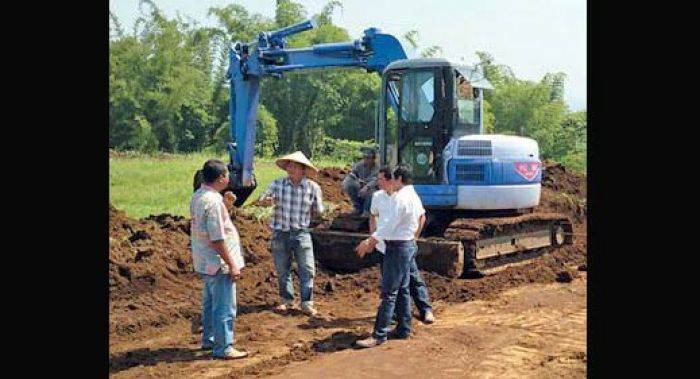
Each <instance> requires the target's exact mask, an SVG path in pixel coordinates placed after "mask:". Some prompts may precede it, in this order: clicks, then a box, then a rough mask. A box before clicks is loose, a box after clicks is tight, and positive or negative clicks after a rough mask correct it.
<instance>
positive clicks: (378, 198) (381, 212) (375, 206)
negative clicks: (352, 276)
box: [369, 190, 391, 253]
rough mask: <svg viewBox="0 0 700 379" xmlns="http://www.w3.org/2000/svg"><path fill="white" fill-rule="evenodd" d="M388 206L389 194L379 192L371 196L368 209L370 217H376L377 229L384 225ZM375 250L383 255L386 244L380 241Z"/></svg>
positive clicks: (389, 201)
mask: <svg viewBox="0 0 700 379" xmlns="http://www.w3.org/2000/svg"><path fill="white" fill-rule="evenodd" d="M390 205H391V196H389V194H388V193H386V191H384V190H379V191H376V192H375V193H374V194H373V195H372V205H371V206H370V208H369V212H370V213H371V214H372V216H376V217H377V223H376V227H377V228H378V227H379V225H381V224H384V223H386V220H387V218H388V215H389V206H390ZM375 248H376V249H377V250H379V252H380V253H384V251H386V244H385V243H384V241H381V240H380V241H379V242H378V243H377V246H375Z"/></svg>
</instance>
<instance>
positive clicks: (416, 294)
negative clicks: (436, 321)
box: [370, 241, 433, 317]
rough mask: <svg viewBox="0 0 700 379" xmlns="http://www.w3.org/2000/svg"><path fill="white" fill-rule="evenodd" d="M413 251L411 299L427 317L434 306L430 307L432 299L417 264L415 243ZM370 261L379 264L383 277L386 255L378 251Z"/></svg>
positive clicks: (410, 282)
mask: <svg viewBox="0 0 700 379" xmlns="http://www.w3.org/2000/svg"><path fill="white" fill-rule="evenodd" d="M413 249H414V253H413V259H411V267H410V269H409V274H408V275H409V283H408V289H409V292H410V293H411V299H412V300H413V304H415V305H416V307H417V308H418V310H419V311H420V314H421V317H422V316H425V313H426V312H428V311H430V312H432V311H433V307H432V305H430V297H429V296H428V286H427V285H426V284H425V281H424V280H423V276H422V275H421V274H420V271H418V265H417V264H416V255H418V245H416V243H415V241H414V243H413ZM370 259H371V260H372V263H379V272H380V273H381V274H382V276H383V275H384V270H383V265H382V262H383V261H384V254H382V253H381V252H379V251H378V250H374V251H373V252H372V257H371V258H370Z"/></svg>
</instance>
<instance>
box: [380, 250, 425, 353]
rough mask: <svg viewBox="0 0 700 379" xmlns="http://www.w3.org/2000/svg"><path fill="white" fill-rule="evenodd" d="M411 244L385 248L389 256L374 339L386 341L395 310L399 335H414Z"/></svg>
mask: <svg viewBox="0 0 700 379" xmlns="http://www.w3.org/2000/svg"><path fill="white" fill-rule="evenodd" d="M414 246H415V245H414V244H413V243H412V242H411V241H398V242H393V243H392V242H390V241H387V244H386V255H385V257H384V261H383V263H382V291H381V299H382V301H381V303H380V304H379V309H378V310H377V318H376V320H375V322H374V338H376V339H378V340H380V341H385V340H386V339H387V338H388V334H389V324H390V323H391V316H392V315H393V314H394V310H396V319H397V326H396V333H397V334H402V335H406V334H409V333H410V332H411V295H410V292H409V290H408V283H409V272H410V268H411V260H412V259H413V255H414V254H415V251H416V250H415V249H414Z"/></svg>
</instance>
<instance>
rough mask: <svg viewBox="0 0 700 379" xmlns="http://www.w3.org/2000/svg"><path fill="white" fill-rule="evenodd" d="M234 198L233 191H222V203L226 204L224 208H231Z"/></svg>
mask: <svg viewBox="0 0 700 379" xmlns="http://www.w3.org/2000/svg"><path fill="white" fill-rule="evenodd" d="M236 199H237V198H236V195H235V194H234V193H233V192H231V191H226V192H225V193H224V204H226V208H231V207H232V206H233V203H235V202H236Z"/></svg>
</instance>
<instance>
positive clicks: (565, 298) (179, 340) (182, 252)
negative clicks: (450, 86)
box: [109, 164, 586, 377]
mask: <svg viewBox="0 0 700 379" xmlns="http://www.w3.org/2000/svg"><path fill="white" fill-rule="evenodd" d="M344 174H345V172H344V170H343V169H338V168H331V169H323V170H322V171H321V173H320V174H319V176H318V177H317V181H318V182H319V184H321V186H322V187H323V190H324V196H325V199H327V200H329V201H333V202H336V203H339V204H340V206H339V207H338V209H337V210H336V211H337V212H340V211H344V210H347V209H349V203H348V202H347V199H344V198H343V197H342V195H341V194H340V192H339V182H340V180H342V177H343V175H344ZM585 196H586V185H585V178H584V177H581V176H577V175H573V174H571V173H569V172H567V171H566V169H565V168H564V167H563V166H561V165H553V164H546V165H545V175H544V178H543V190H542V204H541V206H540V207H539V208H540V209H538V211H542V212H562V213H566V214H568V215H570V216H571V217H572V219H573V220H574V244H573V245H568V246H564V247H562V248H558V249H552V250H551V251H549V252H548V253H547V254H545V255H543V256H542V257H539V258H537V259H535V260H533V261H531V262H529V263H527V264H524V265H519V266H514V267H509V268H507V269H505V270H502V271H500V272H498V273H496V274H493V275H490V276H487V277H485V278H481V279H449V278H445V277H441V276H439V275H435V274H432V273H430V272H425V271H424V272H422V273H423V275H424V278H425V280H426V282H427V284H428V286H429V291H430V296H431V300H432V301H433V302H434V306H435V310H436V315H437V318H438V322H437V323H436V324H434V325H430V326H427V325H421V323H420V321H418V320H414V325H415V326H416V334H415V336H414V338H413V339H411V340H409V341H390V343H387V344H386V345H384V346H381V347H379V348H377V349H371V350H369V351H359V350H354V349H352V344H353V343H354V341H356V340H357V339H359V338H363V337H365V336H367V335H369V333H370V332H371V329H372V325H373V320H374V313H375V311H376V306H377V304H378V302H379V298H378V297H379V296H378V294H379V291H378V278H379V272H378V269H377V268H371V269H366V270H363V271H360V272H357V273H353V274H337V273H334V272H332V271H330V270H327V269H325V268H323V267H322V266H320V265H319V266H318V267H317V276H316V278H315V283H314V285H315V288H314V296H315V300H316V303H317V306H318V309H319V311H320V313H321V314H320V316H319V317H316V318H309V317H306V316H303V315H301V313H300V312H299V311H294V312H292V314H291V315H287V316H282V315H278V314H275V313H273V312H271V308H272V307H273V306H274V305H275V304H276V301H277V285H276V278H275V273H274V268H273V264H272V261H271V257H270V252H269V238H270V231H269V228H268V226H267V225H266V224H265V223H263V222H260V221H257V220H255V219H253V218H251V217H246V216H244V215H242V214H240V213H235V214H233V218H234V222H235V224H236V226H237V227H238V228H239V231H240V234H241V237H242V239H243V245H244V247H245V251H246V252H245V258H246V262H247V265H248V266H247V267H246V269H245V270H244V275H243V277H242V278H241V279H240V280H239V282H238V283H237V286H238V289H237V293H238V317H237V319H236V327H235V330H236V335H235V338H236V347H238V348H242V349H244V350H247V351H249V352H250V353H251V355H250V357H249V358H247V359H244V360H239V361H218V360H211V359H209V355H208V353H205V352H201V351H199V350H197V347H198V345H199V338H200V337H201V333H200V332H199V321H198V320H199V317H200V306H201V303H200V297H201V295H200V291H201V282H200V280H199V279H198V277H197V275H196V274H195V273H193V272H192V264H191V257H190V252H189V247H188V244H189V235H188V233H189V221H188V220H187V219H186V218H183V217H178V216H171V215H157V216H151V217H148V218H146V219H142V220H134V219H130V218H128V217H127V216H126V215H125V214H124V213H123V212H121V211H119V210H117V209H115V208H114V207H112V206H111V205H110V236H109V237H110V251H109V261H110V264H109V265H110V267H109V269H110V276H109V282H110V319H109V331H110V342H109V356H110V360H109V370H110V375H111V376H115V377H143V376H161V377H165V376H168V377H171V376H175V377H202V376H206V377H217V376H222V377H260V376H269V375H285V376H289V375H291V374H293V373H294V374H295V375H298V373H300V372H305V373H307V376H309V375H311V376H317V375H322V374H323V375H324V376H327V375H329V374H332V375H333V376H341V375H346V377H352V375H354V372H355V371H353V370H352V368H358V369H359V368H360V367H367V368H366V369H364V370H363V371H362V372H360V373H362V374H363V375H362V376H365V377H367V376H371V375H374V374H373V373H372V374H371V373H369V372H368V371H367V370H368V368H369V367H375V366H376V365H374V364H372V362H375V361H373V360H372V359H379V357H385V359H379V360H376V362H382V366H381V367H382V368H381V369H379V370H378V371H377V372H381V373H383V376H387V374H388V373H389V372H388V371H386V370H387V367H389V366H388V365H389V363H391V361H392V360H394V359H395V361H396V362H400V363H401V365H400V366H402V367H404V369H405V368H409V367H410V368H415V371H411V372H408V371H406V372H397V373H396V374H395V375H389V376H399V375H400V376H408V377H425V376H426V375H428V376H441V377H454V376H457V377H465V376H478V377H484V376H487V377H488V376H498V377H502V376H504V375H505V374H508V375H515V376H522V375H520V374H523V373H526V372H527V373H528V375H532V376H536V377H554V376H556V377H562V376H563V377H583V376H585V359H586V355H585V352H586V348H585V314H586V313H585V312H586V308H585V304H586V301H585V297H586V286H585V277H586V275H585V270H586V204H585ZM295 284H296V286H297V291H298V282H296V278H295ZM377 352H382V354H376V353H377ZM372 357H377V358H372ZM392 357H393V358H392ZM355 358H361V360H362V362H367V365H366V366H365V365H364V364H363V365H362V366H357V365H355V363H357V362H358V360H357V359H355ZM406 358H409V359H410V362H411V364H410V365H406V364H405V359H406ZM300 362H301V363H303V364H300ZM350 362H353V363H350ZM385 363H386V365H385ZM350 364H352V366H349V365H350ZM301 367H303V368H304V370H301ZM344 367H347V369H345V368H344ZM305 370H309V371H305ZM450 370H451V371H450ZM460 370H462V371H460ZM358 372H359V371H358ZM324 373H325V374H324ZM377 376H379V374H377Z"/></svg>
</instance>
